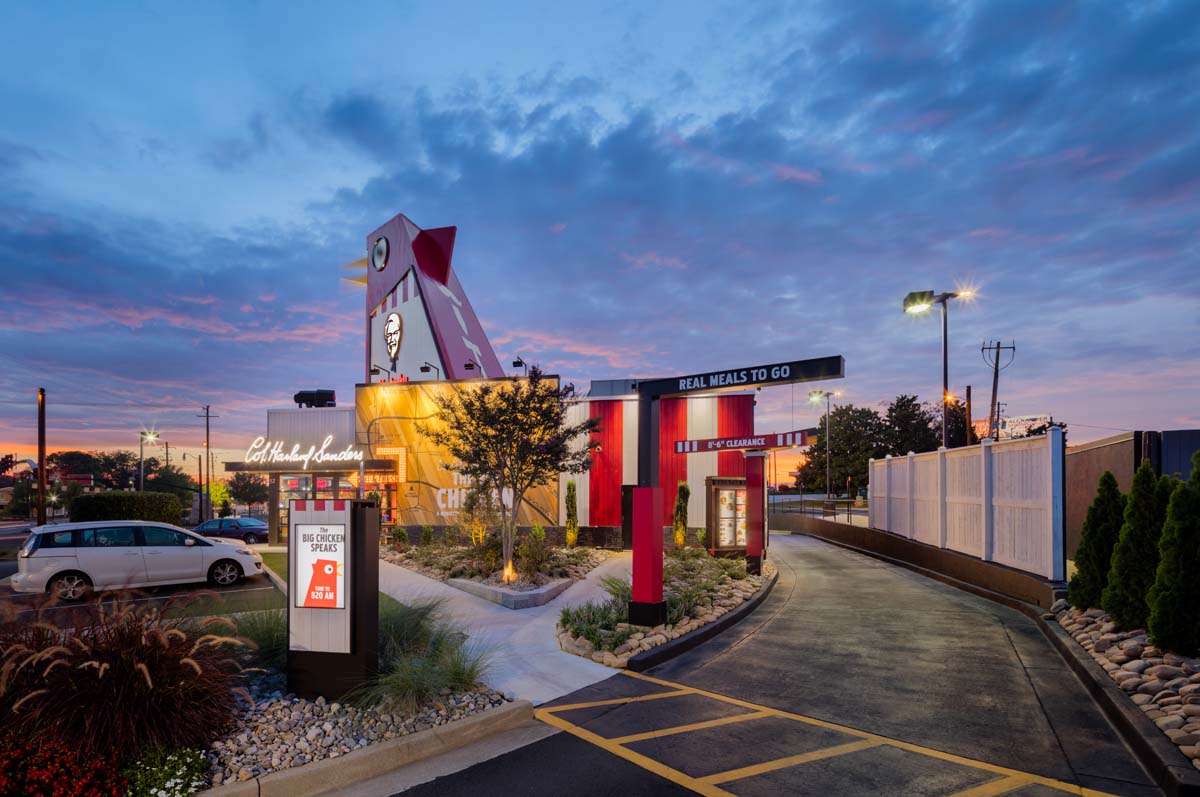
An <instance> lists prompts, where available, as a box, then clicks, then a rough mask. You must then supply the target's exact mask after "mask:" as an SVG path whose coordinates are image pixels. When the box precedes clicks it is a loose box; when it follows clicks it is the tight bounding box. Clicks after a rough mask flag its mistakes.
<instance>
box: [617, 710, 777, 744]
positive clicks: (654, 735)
mask: <svg viewBox="0 0 1200 797" xmlns="http://www.w3.org/2000/svg"><path fill="white" fill-rule="evenodd" d="M770 716H772V715H771V714H769V713H767V712H766V711H751V712H749V713H748V714H734V715H733V716H732V717H721V718H719V719H715V720H706V721H705V722H693V723H692V724H691V725H676V726H675V727H674V728H667V729H665V730H661V731H646V732H645V733H635V734H633V735H631V736H621V737H619V738H617V739H612V740H610V741H612V743H613V744H633V743H634V742H644V741H646V740H647V739H658V738H659V737H662V736H674V735H675V734H677V733H687V732H689V731H702V730H704V729H705V728H718V727H720V726H722V725H729V724H730V723H733V722H745V721H746V720H760V719H763V718H764V717H770Z"/></svg>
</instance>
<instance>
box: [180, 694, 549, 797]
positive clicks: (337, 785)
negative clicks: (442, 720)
mask: <svg viewBox="0 0 1200 797" xmlns="http://www.w3.org/2000/svg"><path fill="white" fill-rule="evenodd" d="M532 718H533V704H532V703H530V702H529V701H528V700H518V701H516V702H513V703H508V704H506V705H503V706H500V707H499V708H492V709H488V710H487V711H484V712H483V713H482V714H476V715H474V716H471V717H467V718H466V719H462V720H457V721H455V722H450V723H447V724H446V725H437V726H435V727H433V728H430V729H428V730H424V731H418V732H417V733H412V734H409V735H407V736H401V737H400V738H399V739H389V740H387V741H385V742H380V743H378V744H373V745H370V746H369V747H365V748H363V749H361V750H355V751H353V752H350V753H347V754H345V755H343V756H339V757H337V758H326V759H322V760H320V761H314V762H312V763H311V764H304V765H303V766H299V767H292V768H291V769H282V770H279V771H278V772H271V773H270V774H267V775H263V776H262V777H259V778H252V779H250V780H247V781H243V782H241V783H230V784H228V785H224V786H217V787H215V788H212V789H208V790H206V791H202V792H197V795H198V797H199V796H202V797H317V795H323V794H338V793H340V792H341V791H342V790H344V789H346V788H347V787H348V786H352V785H354V784H355V783H360V782H362V781H365V780H370V779H371V778H375V777H378V776H380V775H383V774H386V773H388V772H391V771H393V770H397V769H400V768H401V767H404V766H408V765H409V764H414V763H416V762H418V761H422V760H424V759H426V758H432V757H433V756H436V755H440V754H442V753H446V752H449V751H451V750H455V749H457V748H459V747H464V746H466V745H468V744H471V743H472V742H477V741H479V740H480V739H483V738H484V737H487V736H491V735H493V734H496V733H500V732H502V731H507V730H511V729H512V728H515V727H517V726H518V725H521V724H523V723H525V722H528V721H529V720H531V719H532Z"/></svg>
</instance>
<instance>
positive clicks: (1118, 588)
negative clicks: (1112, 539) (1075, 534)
mask: <svg viewBox="0 0 1200 797" xmlns="http://www.w3.org/2000/svg"><path fill="white" fill-rule="evenodd" d="M1157 482H1158V480H1157V479H1156V478H1155V476H1154V470H1153V469H1152V468H1151V467H1150V463H1149V462H1148V461H1143V462H1142V464H1141V466H1140V467H1138V469H1137V473H1135V474H1134V476H1133V486H1132V487H1131V488H1130V490H1129V500H1127V501H1126V502H1125V522H1124V524H1122V526H1121V534H1120V536H1119V537H1118V538H1117V544H1116V546H1115V547H1114V548H1113V555H1112V565H1111V566H1110V567H1109V571H1108V584H1107V586H1105V588H1104V592H1103V594H1102V595H1101V596H1100V605H1101V607H1103V609H1104V611H1106V612H1108V614H1109V617H1111V618H1112V619H1113V620H1114V621H1116V623H1117V625H1118V626H1120V627H1121V628H1123V629H1131V628H1145V627H1146V622H1147V620H1149V619H1150V607H1149V606H1148V604H1147V603H1146V596H1147V595H1148V594H1149V592H1150V587H1151V586H1153V585H1154V577H1155V574H1156V572H1157V571H1158V537H1159V534H1161V532H1162V527H1161V526H1159V525H1158V524H1157V521H1158V504H1157V499H1156V497H1155V492H1156V490H1157V486H1158V485H1157Z"/></svg>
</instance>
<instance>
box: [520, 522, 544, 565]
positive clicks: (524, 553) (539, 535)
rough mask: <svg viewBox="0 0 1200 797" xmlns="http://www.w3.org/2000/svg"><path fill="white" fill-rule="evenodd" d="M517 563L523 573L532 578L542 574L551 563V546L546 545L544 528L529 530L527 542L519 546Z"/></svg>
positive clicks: (535, 527) (538, 527)
mask: <svg viewBox="0 0 1200 797" xmlns="http://www.w3.org/2000/svg"><path fill="white" fill-rule="evenodd" d="M517 561H518V563H519V566H520V569H521V572H522V573H524V574H525V575H526V576H528V577H530V578H532V577H533V576H536V575H537V574H538V573H540V572H542V568H544V567H545V566H546V563H547V562H549V561H550V546H549V545H547V544H546V530H545V529H544V528H542V527H541V526H534V527H533V528H531V529H530V530H529V534H528V535H527V536H526V537H525V541H524V542H522V543H521V544H520V545H519V546H517Z"/></svg>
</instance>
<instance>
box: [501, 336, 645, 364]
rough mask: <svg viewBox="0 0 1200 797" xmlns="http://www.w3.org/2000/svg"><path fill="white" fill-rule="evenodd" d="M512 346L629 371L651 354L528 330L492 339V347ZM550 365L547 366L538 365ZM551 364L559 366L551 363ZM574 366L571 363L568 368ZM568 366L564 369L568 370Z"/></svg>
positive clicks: (635, 347)
mask: <svg viewBox="0 0 1200 797" xmlns="http://www.w3.org/2000/svg"><path fill="white" fill-rule="evenodd" d="M513 343H516V344H517V345H516V347H515V348H518V349H520V350H521V351H529V352H566V353H568V354H577V355H580V356H583V357H594V358H596V359H599V360H603V361H604V362H605V363H607V364H608V365H609V366H610V367H612V368H633V367H634V366H635V365H636V364H639V363H641V362H643V361H644V360H645V358H646V355H647V354H650V353H652V352H653V351H654V347H653V346H652V345H650V344H646V343H642V344H636V345H619V344H614V343H594V342H590V341H579V340H573V339H571V338H568V337H565V336H563V335H556V334H554V333H552V332H542V331H539V330H530V329H514V330H512V331H511V332H508V333H506V334H504V335H500V336H497V337H494V338H492V344H493V345H495V346H507V345H509V344H513ZM542 364H543V365H550V364H551V363H542ZM555 364H562V363H559V362H558V361H555ZM574 365H577V363H572V364H570V366H574ZM570 366H568V367H570Z"/></svg>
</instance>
